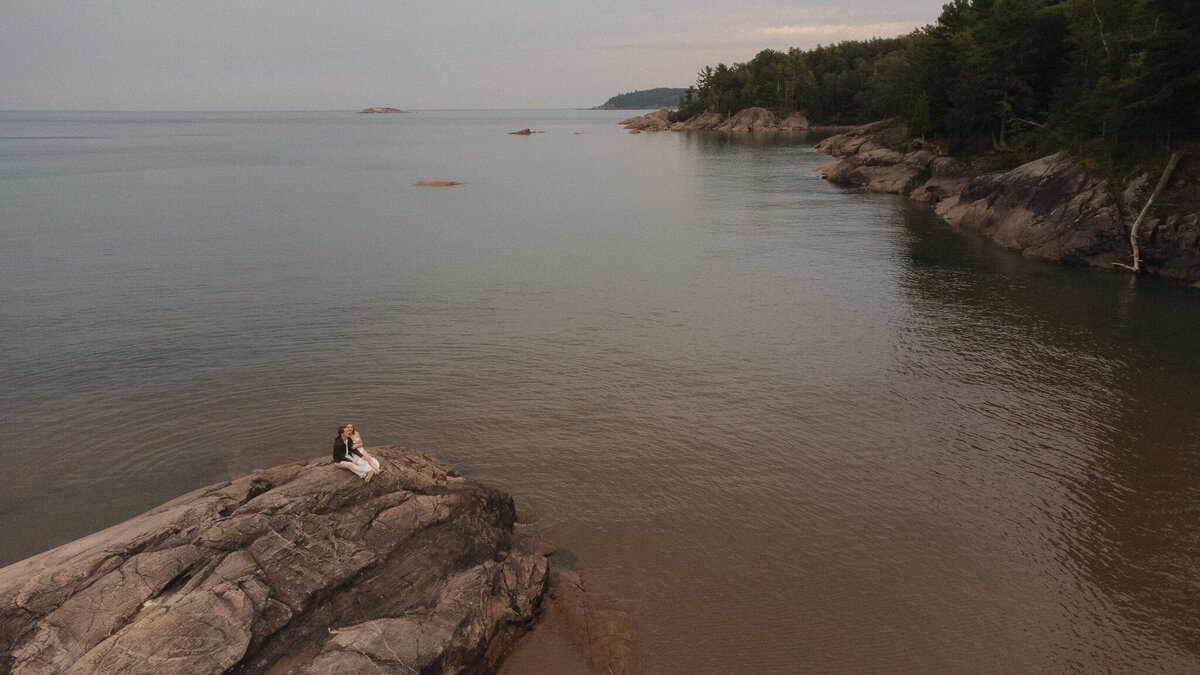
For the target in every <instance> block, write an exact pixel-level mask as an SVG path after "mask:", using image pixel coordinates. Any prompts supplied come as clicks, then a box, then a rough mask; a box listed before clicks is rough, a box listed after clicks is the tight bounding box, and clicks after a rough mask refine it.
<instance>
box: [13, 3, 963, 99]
mask: <svg viewBox="0 0 1200 675" xmlns="http://www.w3.org/2000/svg"><path fill="white" fill-rule="evenodd" d="M943 1H944V0H906V1H900V0H841V1H839V0H792V1H790V2H785V1H783V0H760V1H732V0H727V1H723V2H721V1H716V0H686V1H684V0H649V1H644V0H643V1H639V2H632V1H629V0H617V1H605V0H586V1H585V0H523V1H522V2H511V1H509V0H493V1H492V2H473V3H467V2H458V1H456V0H441V1H440V2H439V1H433V2H422V3H415V2H406V1H403V0H389V1H382V0H379V1H376V0H367V1H355V0H344V1H340V2H333V1H332V0H330V1H326V2H315V1H310V0H286V1H284V0H179V1H174V0H121V1H105V0H3V2H2V3H0V109H3V110H342V109H359V108H365V107H368V106H395V107H401V108H406V109H431V108H576V107H590V106H594V105H599V104H601V103H603V102H604V101H605V100H606V99H607V98H608V97H610V96H613V95H615V94H620V93H624V92H627V91H633V90H635V89H649V88H651V87H686V86H688V85H690V84H693V83H694V82H695V78H696V71H698V70H700V69H701V68H702V67H704V66H705V65H716V64H717V63H721V62H724V63H727V64H732V63H734V62H739V61H747V60H749V59H751V58H752V57H753V56H754V54H755V53H757V52H758V51H760V50H762V49H767V48H771V49H780V50H785V49H787V48H788V47H800V48H802V49H807V48H810V47H814V46H816V45H818V44H830V43H832V42H838V41H840V40H847V39H864V38H870V37H892V36H895V35H900V34H903V33H907V32H909V31H910V30H912V29H913V28H915V27H917V26H922V25H925V24H928V23H933V22H934V21H935V20H936V19H937V16H938V14H939V13H940V11H941V6H942V3H943Z"/></svg>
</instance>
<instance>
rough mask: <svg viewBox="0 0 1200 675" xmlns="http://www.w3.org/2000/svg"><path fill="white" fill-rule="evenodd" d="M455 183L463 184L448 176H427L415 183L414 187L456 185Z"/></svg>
mask: <svg viewBox="0 0 1200 675" xmlns="http://www.w3.org/2000/svg"><path fill="white" fill-rule="evenodd" d="M455 185H462V183H460V182H459V181H456V180H450V179H448V178H427V179H425V180H419V181H417V182H415V183H413V186H414V187H454V186H455Z"/></svg>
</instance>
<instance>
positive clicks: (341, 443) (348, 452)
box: [333, 436, 362, 464]
mask: <svg viewBox="0 0 1200 675" xmlns="http://www.w3.org/2000/svg"><path fill="white" fill-rule="evenodd" d="M353 443H354V441H352V440H350V439H349V438H347V439H345V440H342V437H341V436H337V437H336V438H334V439H333V461H334V463H335V464H336V463H337V462H348V461H353V460H354V458H355V457H362V451H361V450H356V449H355V450H352V449H351V448H350V446H351V445H352V444H353Z"/></svg>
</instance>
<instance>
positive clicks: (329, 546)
mask: <svg viewBox="0 0 1200 675" xmlns="http://www.w3.org/2000/svg"><path fill="white" fill-rule="evenodd" d="M371 452H372V453H373V454H375V456H376V457H378V458H379V459H380V460H382V461H383V463H384V465H385V471H384V472H383V473H382V474H380V475H379V476H378V477H376V478H375V479H374V480H373V481H371V482H370V483H366V482H364V481H363V480H362V479H360V478H358V477H356V476H354V475H353V474H351V473H350V472H349V471H346V470H344V469H339V468H336V467H334V466H333V465H332V464H331V463H330V462H329V461H328V460H314V461H309V462H301V463H296V464H288V465H284V466H278V467H274V468H272V469H268V470H265V471H260V472H256V473H254V474H251V475H249V476H246V477H243V478H239V479H237V480H234V481H232V482H227V483H220V484H216V485H211V486H209V487H206V488H202V489H200V490H196V491H195V492H192V493H190V494H187V495H184V496H182V497H179V498H177V499H175V500H173V501H171V502H168V503H166V504H164V505H162V506H160V507H158V508H156V509H153V510H151V511H149V512H147V513H145V514H143V515H141V516H138V517H136V518H133V519H131V520H128V521H126V522H124V523H121V524H119V525H115V526H113V527H110V528H108V529H107V530H104V531H102V532H98V533H96V534H93V535H90V536H88V537H85V538H83V539H80V540H77V541H74V542H71V543H69V544H65V545H63V546H60V547H58V548H56V549H52V550H50V551H47V552H45V553H42V554H40V555H37V556H34V557H32V558H28V559H26V560H23V561H21V562H18V563H15V564H12V565H9V566H8V567H5V568H2V569H0V650H2V653H3V654H4V655H3V656H0V672H8V671H11V672H12V673H14V674H17V673H57V672H65V671H68V670H69V671H70V672H80V673H127V672H155V673H215V672H223V671H230V672H245V673H260V672H264V671H267V670H269V669H271V668H273V667H274V668H277V669H279V670H280V671H282V672H288V671H290V672H295V673H314V674H315V673H335V672H338V673H350V672H359V673H366V672H371V673H391V672H397V673H399V672H403V673H410V672H417V671H421V672H425V671H438V672H444V671H455V672H457V671H459V670H463V669H467V670H479V669H489V668H493V667H495V664H496V663H497V662H498V660H499V659H500V658H501V657H502V656H503V654H504V653H505V650H506V649H507V648H508V646H509V645H510V643H511V641H512V639H514V638H515V637H516V635H517V634H518V633H519V632H521V631H522V630H523V629H524V628H525V627H526V626H527V625H528V624H529V623H530V622H531V621H532V620H533V617H534V612H535V608H536V607H537V605H538V603H539V601H540V599H541V597H542V596H543V594H544V593H545V590H546V579H547V560H546V556H545V554H544V553H543V552H542V551H543V550H544V547H543V545H542V544H541V543H540V542H539V541H538V540H537V538H536V537H535V536H533V535H530V534H526V533H523V532H522V530H521V529H520V528H516V527H515V526H514V524H515V516H514V513H515V511H514V507H513V501H512V498H511V497H509V496H508V495H505V494H503V493H501V492H498V491H496V490H493V489H491V488H488V487H485V486H483V485H480V484H478V483H474V482H470V481H466V480H464V479H462V478H460V477H458V476H457V475H456V474H455V473H454V472H453V470H451V469H450V468H449V467H446V466H445V465H443V464H440V463H439V462H437V461H435V460H432V459H430V458H429V457H426V456H424V455H421V454H419V453H414V452H411V451H408V450H406V449H404V448H397V447H392V448H372V449H371Z"/></svg>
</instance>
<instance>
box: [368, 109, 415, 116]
mask: <svg viewBox="0 0 1200 675" xmlns="http://www.w3.org/2000/svg"><path fill="white" fill-rule="evenodd" d="M406 112H408V111H407V110H401V109H399V108H363V109H362V110H360V111H359V114H368V115H373V114H377V113H406Z"/></svg>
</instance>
